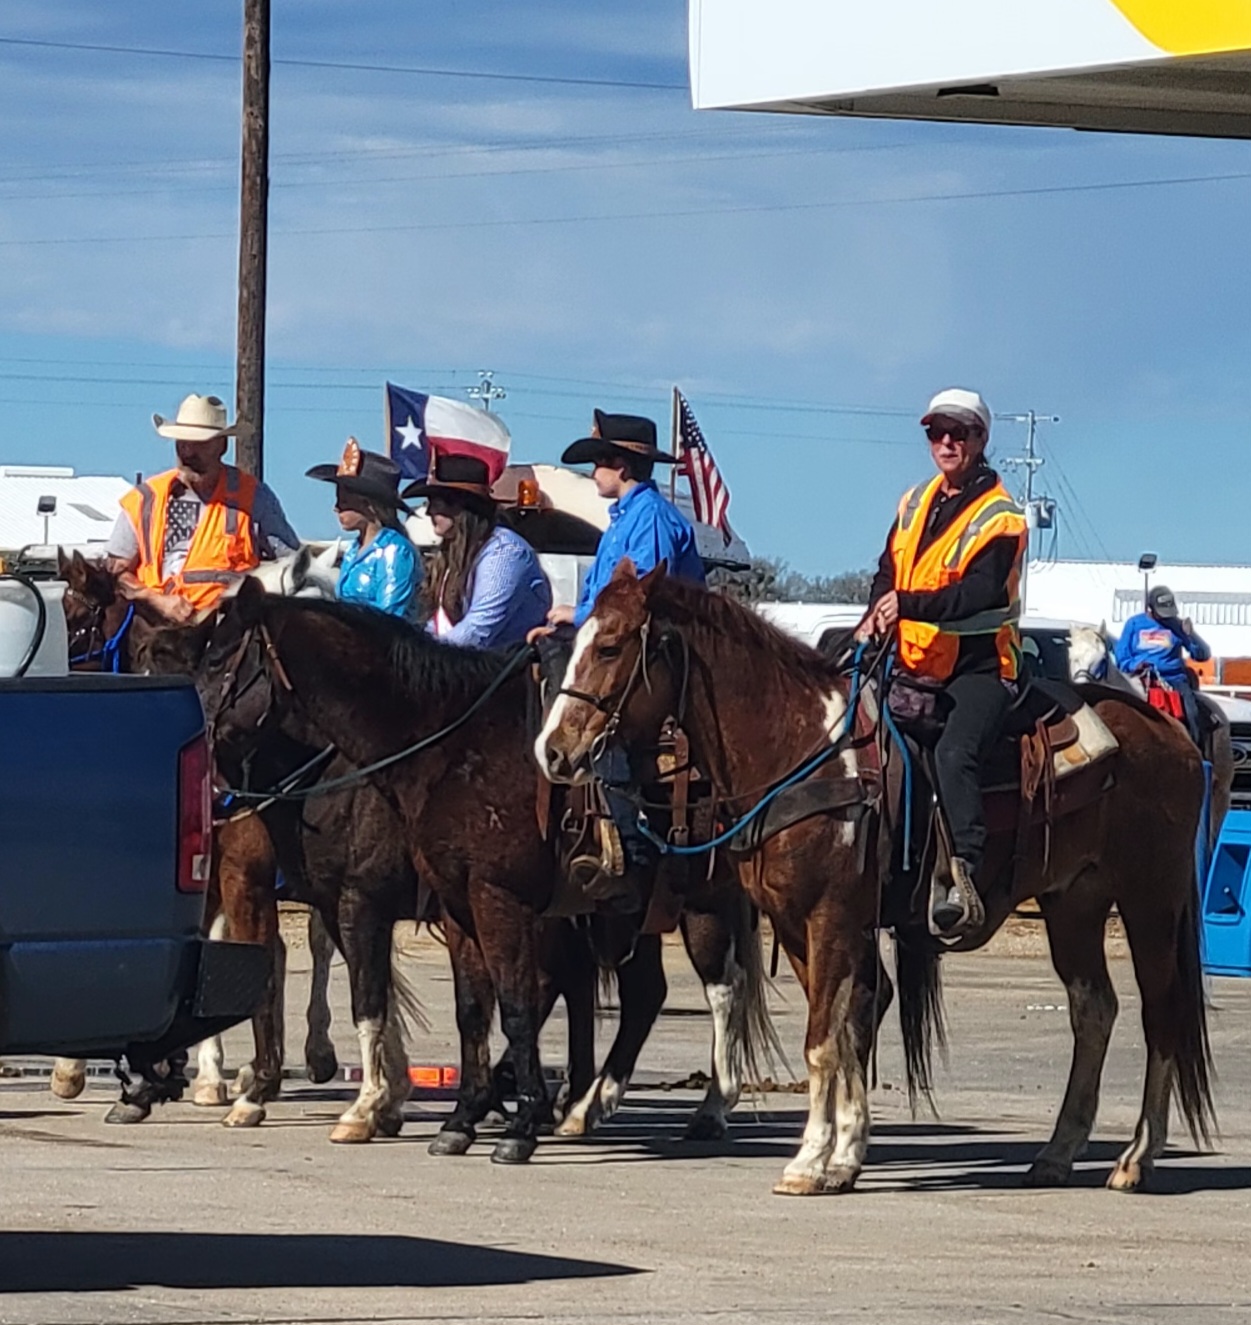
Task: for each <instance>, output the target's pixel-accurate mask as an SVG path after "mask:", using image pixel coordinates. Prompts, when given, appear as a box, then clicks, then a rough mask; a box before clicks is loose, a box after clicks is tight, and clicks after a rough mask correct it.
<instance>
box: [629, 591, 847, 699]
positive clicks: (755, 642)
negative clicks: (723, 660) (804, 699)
mask: <svg viewBox="0 0 1251 1325" xmlns="http://www.w3.org/2000/svg"><path fill="white" fill-rule="evenodd" d="M650 602H651V606H652V607H653V608H654V609H658V610H659V611H660V612H662V613H663V615H664V616H665V618H666V619H667V620H670V621H673V622H674V623H675V624H676V625H684V624H688V623H689V624H693V625H697V626H700V627H702V628H703V629H705V630H707V631H709V632H710V633H711V634H713V635H715V636H718V637H721V638H725V639H736V640H740V641H742V642H743V643H745V644H747V645H748V646H749V647H751V648H754V649H759V650H761V651H763V652H764V653H765V654H766V655H767V656H768V658H769V659H770V661H772V662H773V663H775V664H776V665H777V666H778V668H780V669H781V671H782V672H783V673H785V675H786V676H788V677H789V678H790V679H791V680H793V681H795V682H797V683H798V684H800V685H803V686H814V685H815V686H819V687H821V688H822V689H828V688H829V687H830V685H831V684H832V683H833V682H834V681H835V680H837V679H838V678H839V677H840V676H841V675H843V669H842V668H841V667H840V666H839V663H838V662H837V660H836V659H833V658H827V657H825V656H824V655H823V654H820V653H818V652H817V650H816V649H814V648H812V647H811V646H810V645H808V644H804V643H802V642H801V641H800V640H797V639H795V638H794V637H793V636H791V635H788V634H786V632H785V631H782V630H779V629H778V627H777V626H775V625H773V624H772V623H771V622H769V621H766V620H765V619H764V617H762V616H761V615H760V614H759V613H758V612H753V611H752V610H751V608H749V607H744V606H743V605H742V604H741V603H739V602H736V601H735V600H734V599H733V598H729V597H727V596H726V595H725V594H720V593H714V592H710V591H709V590H707V589H705V588H703V586H702V585H696V584H691V583H689V582H688V581H686V580H680V579H677V578H675V577H674V576H671V575H666V576H665V577H664V578H663V579H662V580H660V581H659V582H658V583H657V584H656V585H655V587H654V588H653V589H652V592H651V599H650Z"/></svg>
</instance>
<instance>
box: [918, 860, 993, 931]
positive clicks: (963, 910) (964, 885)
mask: <svg viewBox="0 0 1251 1325" xmlns="http://www.w3.org/2000/svg"><path fill="white" fill-rule="evenodd" d="M950 870H951V885H950V887H944V886H943V884H942V882H941V881H940V880H939V878H938V877H937V875H935V876H934V877H933V878H931V880H930V904H929V930H930V933H931V934H932V935H933V936H934V937H935V938H939V939H959V938H963V937H964V936H965V935H966V934H972V933H975V932H976V931H977V930H979V929H981V928H982V926H983V925H985V923H986V908H985V907H984V906H983V905H982V899H981V896H980V895H979V893H978V891H977V889H976V888H975V887H974V886H973V876H972V873H971V871H970V870H969V866H968V863H967V862H966V861H965V860H963V859H962V858H961V857H959V856H952V857H951V861H950Z"/></svg>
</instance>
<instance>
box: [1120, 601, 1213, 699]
mask: <svg viewBox="0 0 1251 1325" xmlns="http://www.w3.org/2000/svg"><path fill="white" fill-rule="evenodd" d="M1183 651H1184V652H1185V653H1189V654H1190V656H1191V657H1192V658H1193V659H1194V660H1195V662H1207V660H1208V659H1209V658H1210V657H1211V656H1212V650H1211V649H1209V648H1208V646H1207V645H1206V644H1205V643H1204V642H1203V641H1202V640H1201V639H1200V638H1199V637H1198V635H1187V634H1186V632H1185V631H1184V630H1182V623H1181V621H1180V620H1179V619H1177V618H1175V617H1174V618H1169V619H1167V620H1164V621H1157V620H1156V619H1155V617H1153V616H1152V615H1151V614H1150V613H1149V612H1139V613H1138V615H1137V616H1132V617H1130V619H1129V620H1128V621H1127V622H1126V623H1125V629H1124V630H1122V631H1121V638H1120V639H1119V640H1117V642H1116V665H1117V666H1118V667H1119V668H1120V669H1121V671H1123V672H1137V671H1139V670H1140V669H1142V668H1144V667H1153V668H1154V669H1155V670H1156V672H1157V673H1158V674H1159V675H1160V676H1161V677H1162V678H1163V679H1164V680H1165V681H1168V682H1178V681H1181V682H1184V681H1186V680H1187V676H1186V660H1185V658H1184V657H1183Z"/></svg>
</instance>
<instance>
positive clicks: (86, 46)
mask: <svg viewBox="0 0 1251 1325" xmlns="http://www.w3.org/2000/svg"><path fill="white" fill-rule="evenodd" d="M0 46H22V47H34V48H38V49H41V50H52V51H89V52H91V53H93V54H98V55H142V56H151V57H155V58H158V59H164V60H203V61H209V62H211V63H214V64H223V63H224V64H234V65H237V64H238V63H239V57H238V56H237V55H225V54H221V53H219V52H217V51H178V50H169V49H165V48H161V47H155V46H110V45H104V44H103V43H97V42H85V41H45V40H42V39H36V38H34V37H0ZM272 63H273V64H276V65H285V66H287V67H288V68H292V69H337V70H342V71H345V72H350V73H371V74H411V75H417V76H419V77H423V78H469V79H479V80H482V81H486V82H498V83H544V84H554V85H558V86H563V87H619V88H630V89H637V90H641V91H647V92H685V91H687V85H686V84H685V83H647V82H643V81H640V80H636V79H620V78H575V77H571V76H570V77H565V76H560V75H556V74H506V73H495V72H491V71H488V70H485V69H440V68H435V67H433V66H418V65H399V64H367V63H364V62H357V61H350V60H293V59H285V60H274V61H272Z"/></svg>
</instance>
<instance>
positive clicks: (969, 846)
mask: <svg viewBox="0 0 1251 1325" xmlns="http://www.w3.org/2000/svg"><path fill="white" fill-rule="evenodd" d="M944 689H945V691H946V693H947V699H948V703H949V704H950V711H949V712H948V714H947V717H946V720H945V721H944V723H943V732H942V735H941V736H940V737H939V738H938V742H937V744H936V745H935V747H934V767H935V772H936V774H937V779H938V798H939V801H940V802H941V804H942V807H943V813H944V815H945V816H946V818H947V827H948V828H949V829H950V830H951V844H952V854H953V855H956V856H960V857H962V858H963V859H964V860H966V861H967V862H968V863H969V867H970V868H971V869H972V871H973V874H974V877H976V875H977V871H978V870H979V869H980V868H981V864H982V856H983V855H984V854H985V851H986V822H985V819H984V817H983V814H982V785H981V775H982V766H983V765H984V764H985V762H986V759H987V756H988V755H989V754H990V751H991V747H992V746H993V745H994V743H995V740H996V738H997V737H998V735H999V732H1000V729H1001V727H1002V726H1003V720H1004V718H1005V717H1006V715H1007V712H1008V709H1009V707H1010V706H1011V704H1012V698H1013V696H1012V692H1011V691H1010V690H1009V689H1008V687H1007V686H1005V685H1004V683H1003V682H1002V681H1001V680H1000V679H999V677H998V675H997V674H993V673H983V672H968V673H966V674H965V675H963V676H956V677H953V678H952V679H951V680H950V681H948V682H947V684H946V686H945V687H944Z"/></svg>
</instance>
